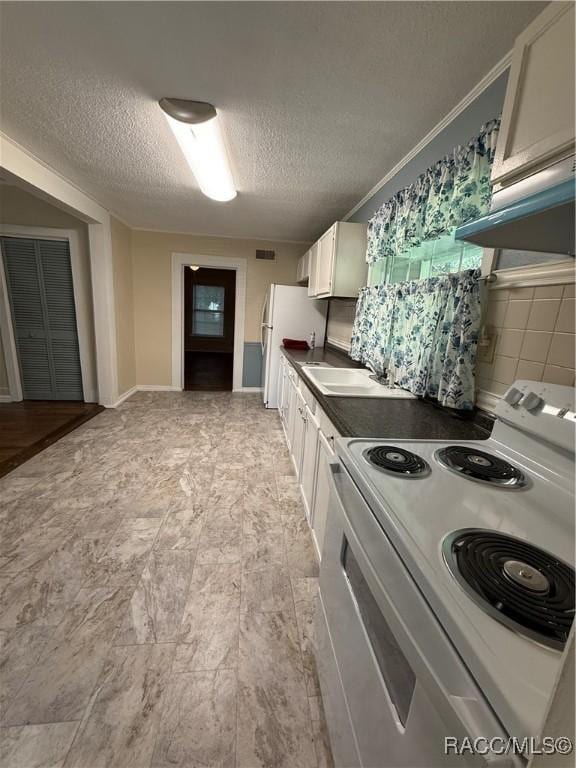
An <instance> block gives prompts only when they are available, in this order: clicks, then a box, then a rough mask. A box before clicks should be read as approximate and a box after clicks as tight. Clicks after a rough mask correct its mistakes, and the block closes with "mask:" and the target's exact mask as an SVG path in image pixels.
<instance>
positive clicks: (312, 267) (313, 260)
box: [308, 243, 318, 296]
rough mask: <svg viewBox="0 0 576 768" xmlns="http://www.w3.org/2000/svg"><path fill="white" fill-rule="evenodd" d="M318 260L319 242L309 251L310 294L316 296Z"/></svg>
mask: <svg viewBox="0 0 576 768" xmlns="http://www.w3.org/2000/svg"><path fill="white" fill-rule="evenodd" d="M317 261H318V243H314V245H313V246H312V248H310V250H309V251H308V296H316V265H317Z"/></svg>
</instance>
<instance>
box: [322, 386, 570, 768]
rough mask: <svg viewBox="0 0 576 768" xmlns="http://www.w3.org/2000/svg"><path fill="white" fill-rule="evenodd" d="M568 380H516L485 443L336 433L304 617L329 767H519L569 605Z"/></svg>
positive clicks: (537, 729)
mask: <svg viewBox="0 0 576 768" xmlns="http://www.w3.org/2000/svg"><path fill="white" fill-rule="evenodd" d="M574 395H575V393H574V390H573V389H572V388H569V387H561V386H558V385H551V384H542V383H535V382H527V381H518V382H516V383H515V384H514V386H513V387H511V388H510V389H509V390H508V392H507V393H506V395H505V396H504V398H503V399H502V400H501V402H500V403H499V404H498V407H497V414H496V415H497V419H496V422H495V426H494V429H493V432H492V435H491V437H490V438H489V439H487V440H482V441H450V442H446V441H423V440H388V439H386V440H385V441H377V440H360V439H341V440H338V441H337V443H336V453H337V459H335V460H334V461H333V462H332V464H331V473H330V474H331V492H330V507H329V518H328V522H327V528H326V538H325V541H324V548H323V557H322V563H321V569H320V600H319V605H318V610H317V615H316V622H317V633H318V649H317V660H318V666H319V671H320V681H321V687H322V693H323V699H324V703H325V708H326V711H327V719H328V725H329V730H330V735H331V741H332V746H333V751H334V754H335V758H336V763H337V765H341V766H351V767H353V768H358V766H366V768H399V766H406V767H409V768H415V767H416V766H428V767H429V766H432V765H433V766H435V767H436V766H442V765H469V764H470V765H487V764H490V765H510V766H512V765H522V764H523V763H524V758H523V757H521V756H519V755H513V754H511V755H504V756H503V755H496V754H494V753H491V754H487V755H486V756H481V755H478V754H476V755H472V756H457V757H456V756H454V755H452V756H451V755H446V754H444V752H445V748H446V745H445V743H444V737H450V736H452V737H457V738H460V739H462V738H464V737H466V738H471V739H473V738H477V737H482V738H486V739H490V738H498V739H504V740H505V739H507V738H508V737H509V736H513V737H518V738H519V739H522V738H523V737H537V736H538V735H540V733H541V729H542V724H543V719H544V714H545V709H546V705H547V703H548V700H549V698H550V695H551V691H552V688H553V684H554V681H555V677H556V675H557V672H558V670H559V666H560V661H561V652H562V648H563V645H564V643H565V640H566V638H567V635H568V632H569V630H570V626H571V623H572V620H573V617H574V570H573V565H574V542H575V539H574V527H575V526H574V427H575V424H576V415H575V410H576V408H575V399H574Z"/></svg>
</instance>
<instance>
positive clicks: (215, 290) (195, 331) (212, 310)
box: [191, 285, 224, 337]
mask: <svg viewBox="0 0 576 768" xmlns="http://www.w3.org/2000/svg"><path fill="white" fill-rule="evenodd" d="M191 334H192V336H220V337H222V336H224V287H223V286H219V285H194V286H193V294H192V329H191Z"/></svg>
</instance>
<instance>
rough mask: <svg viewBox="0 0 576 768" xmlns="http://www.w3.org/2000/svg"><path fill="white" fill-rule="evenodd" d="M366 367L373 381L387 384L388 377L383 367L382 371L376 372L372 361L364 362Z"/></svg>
mask: <svg viewBox="0 0 576 768" xmlns="http://www.w3.org/2000/svg"><path fill="white" fill-rule="evenodd" d="M366 367H367V368H368V369H369V370H370V371H372V376H370V377H369V378H371V379H372V380H373V381H377V382H378V384H382V385H387V384H388V377H387V375H386V369H384V373H378V372H377V371H376V369H375V368H374V366H373V365H372V363H369V362H368V361H367V362H366Z"/></svg>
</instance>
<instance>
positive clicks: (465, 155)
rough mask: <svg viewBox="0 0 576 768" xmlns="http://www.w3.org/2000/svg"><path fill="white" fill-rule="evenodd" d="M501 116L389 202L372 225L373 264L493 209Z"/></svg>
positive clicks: (369, 251) (370, 249) (370, 255)
mask: <svg viewBox="0 0 576 768" xmlns="http://www.w3.org/2000/svg"><path fill="white" fill-rule="evenodd" d="M499 127H500V120H491V121H490V122H489V123H487V124H486V125H484V126H483V127H482V129H481V131H480V133H479V135H478V136H476V137H475V138H474V139H473V140H472V141H470V142H469V143H468V144H466V146H463V147H457V148H456V149H455V150H454V152H453V153H452V154H451V155H448V156H446V157H444V158H442V160H439V161H438V162H437V163H435V164H434V165H433V166H431V167H430V168H428V170H427V171H426V172H425V173H423V174H422V175H421V176H419V177H418V179H417V180H416V182H415V183H414V184H412V185H411V186H410V187H407V188H406V189H402V190H400V191H399V192H398V193H397V194H396V195H394V197H392V198H391V199H390V200H388V201H387V202H386V203H384V204H383V205H382V206H381V207H380V208H379V209H378V211H377V212H376V213H375V215H374V216H373V217H372V219H371V220H370V221H369V223H368V248H367V253H366V260H367V261H368V262H369V263H373V262H375V261H378V260H380V259H385V258H386V257H388V256H393V255H397V254H399V253H402V252H403V251H406V250H409V249H410V248H414V247H416V246H418V245H420V244H421V243H422V242H424V241H426V240H434V239H436V238H438V237H440V236H441V235H444V234H447V233H449V232H451V231H452V230H453V229H454V228H455V227H458V226H460V224H463V223H465V222H466V221H469V220H471V219H474V218H477V217H478V216H481V215H482V214H484V213H487V212H488V209H489V205H490V197H491V189H490V172H491V168H492V162H493V160H494V153H495V151H496V141H497V139H498V129H499Z"/></svg>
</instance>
